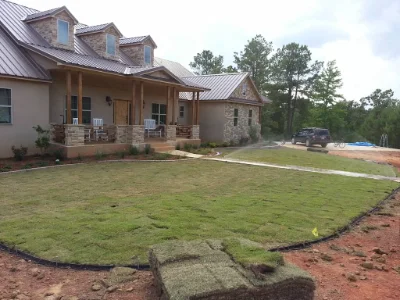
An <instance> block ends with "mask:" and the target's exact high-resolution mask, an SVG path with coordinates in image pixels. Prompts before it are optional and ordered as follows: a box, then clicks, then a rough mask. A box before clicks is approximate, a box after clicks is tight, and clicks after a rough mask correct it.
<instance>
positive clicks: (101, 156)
mask: <svg viewBox="0 0 400 300" xmlns="http://www.w3.org/2000/svg"><path fill="white" fill-rule="evenodd" d="M104 157H105V155H104V153H103V152H101V151H96V154H95V158H96V159H97V160H100V159H103V158H104Z"/></svg>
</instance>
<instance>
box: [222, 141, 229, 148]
mask: <svg viewBox="0 0 400 300" xmlns="http://www.w3.org/2000/svg"><path fill="white" fill-rule="evenodd" d="M221 146H222V147H224V148H226V147H229V143H227V142H223V143H222V144H221Z"/></svg>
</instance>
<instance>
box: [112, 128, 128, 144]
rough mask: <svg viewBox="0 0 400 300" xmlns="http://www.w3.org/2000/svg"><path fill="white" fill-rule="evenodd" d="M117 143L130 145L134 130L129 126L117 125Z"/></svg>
mask: <svg viewBox="0 0 400 300" xmlns="http://www.w3.org/2000/svg"><path fill="white" fill-rule="evenodd" d="M115 128H116V132H115V142H116V143H117V144H130V143H131V141H132V128H131V126H129V125H115Z"/></svg>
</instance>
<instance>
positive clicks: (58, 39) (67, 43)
mask: <svg viewBox="0 0 400 300" xmlns="http://www.w3.org/2000/svg"><path fill="white" fill-rule="evenodd" d="M59 21H61V22H64V23H67V25H68V26H67V37H68V41H67V42H66V43H62V42H60V35H59V32H60V30H59V26H58V22H59ZM69 40H70V38H69V22H68V21H65V20H62V19H57V43H59V44H61V45H69Z"/></svg>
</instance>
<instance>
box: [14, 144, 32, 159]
mask: <svg viewBox="0 0 400 300" xmlns="http://www.w3.org/2000/svg"><path fill="white" fill-rule="evenodd" d="M11 150H12V152H13V153H14V159H15V160H16V161H22V160H23V159H24V157H25V156H26V154H27V153H28V148H27V147H23V146H22V145H21V147H19V148H16V147H14V146H12V147H11Z"/></svg>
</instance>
